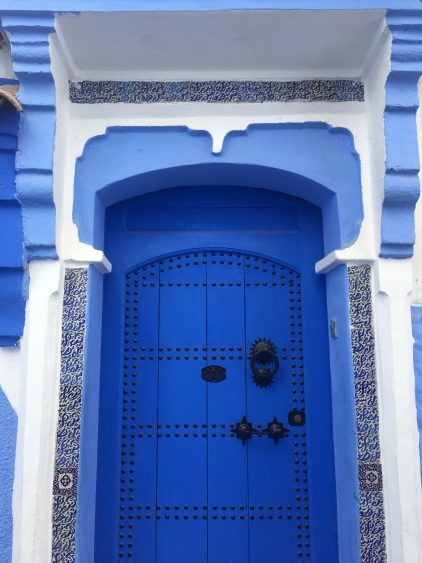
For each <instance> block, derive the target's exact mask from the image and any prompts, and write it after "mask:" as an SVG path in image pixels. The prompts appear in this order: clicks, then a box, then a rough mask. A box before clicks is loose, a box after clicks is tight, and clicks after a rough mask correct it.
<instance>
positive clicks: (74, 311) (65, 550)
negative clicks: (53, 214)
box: [52, 265, 387, 563]
mask: <svg viewBox="0 0 422 563" xmlns="http://www.w3.org/2000/svg"><path fill="white" fill-rule="evenodd" d="M348 275H349V299H350V322H351V335H352V353H353V365H354V377H355V400H356V422H357V435H358V468H359V487H360V498H359V500H360V504H359V506H360V533H361V561H362V563H385V562H386V561H387V557H386V548H385V520H384V503H383V484H382V467H381V461H380V446H379V435H378V401H377V392H376V372H375V340H374V330H373V317H372V299H371V268H370V266H368V265H362V266H351V267H349V268H348ZM87 280H88V270H87V269H86V268H69V269H66V272H65V280H64V297H63V317H62V340H61V368H60V400H59V420H58V428H57V437H56V461H55V472H54V483H53V545H52V562H53V563H75V561H76V521H77V484H78V474H79V448H80V421H81V408H82V387H83V360H84V339H85V322H86V306H87Z"/></svg>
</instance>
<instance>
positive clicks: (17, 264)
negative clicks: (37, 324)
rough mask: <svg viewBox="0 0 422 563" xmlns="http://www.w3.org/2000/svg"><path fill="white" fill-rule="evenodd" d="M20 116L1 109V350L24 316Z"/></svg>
mask: <svg viewBox="0 0 422 563" xmlns="http://www.w3.org/2000/svg"><path fill="white" fill-rule="evenodd" d="M18 126H19V114H18V113H17V112H16V110H15V109H14V108H13V107H12V106H11V105H10V104H8V103H6V104H4V105H3V106H0V311H1V314H0V346H14V345H15V344H17V342H18V341H19V338H20V337H21V335H22V332H23V325H24V315H25V298H24V288H23V283H24V267H23V228H22V210H21V206H20V203H19V202H18V200H17V198H16V192H15V155H16V148H17V132H18Z"/></svg>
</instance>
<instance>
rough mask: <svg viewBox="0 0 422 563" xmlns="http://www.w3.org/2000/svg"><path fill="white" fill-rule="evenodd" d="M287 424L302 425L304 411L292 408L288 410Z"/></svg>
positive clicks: (303, 422)
mask: <svg viewBox="0 0 422 563" xmlns="http://www.w3.org/2000/svg"><path fill="white" fill-rule="evenodd" d="M288 420H289V424H290V426H303V425H304V424H305V413H304V412H303V411H299V410H297V409H293V410H291V411H290V412H289V418H288Z"/></svg>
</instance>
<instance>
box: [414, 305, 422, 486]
mask: <svg viewBox="0 0 422 563" xmlns="http://www.w3.org/2000/svg"><path fill="white" fill-rule="evenodd" d="M412 328H413V338H414V339H415V343H414V345H413V364H414V368H415V391H416V409H417V415H418V428H419V454H420V459H421V463H422V307H421V306H419V307H416V306H414V307H412ZM421 472H422V467H421ZM421 479H422V473H421Z"/></svg>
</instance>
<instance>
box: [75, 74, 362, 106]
mask: <svg viewBox="0 0 422 563" xmlns="http://www.w3.org/2000/svg"><path fill="white" fill-rule="evenodd" d="M69 97H70V101H71V102H73V103H75V104H105V103H108V104H110V103H111V104H113V103H126V104H156V103H177V102H179V103H180V102H205V103H219V104H221V103H223V104H228V103H231V104H252V103H255V104H256V103H266V102H363V101H364V100H365V89H364V84H363V82H360V81H359V80H294V81H256V80H245V81H236V80H218V81H202V82H197V81H195V82H194V81H178V82H153V81H149V82H147V81H144V82H142V81H116V80H99V81H91V80H84V81H82V82H70V83H69Z"/></svg>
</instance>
